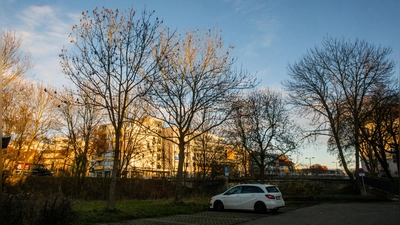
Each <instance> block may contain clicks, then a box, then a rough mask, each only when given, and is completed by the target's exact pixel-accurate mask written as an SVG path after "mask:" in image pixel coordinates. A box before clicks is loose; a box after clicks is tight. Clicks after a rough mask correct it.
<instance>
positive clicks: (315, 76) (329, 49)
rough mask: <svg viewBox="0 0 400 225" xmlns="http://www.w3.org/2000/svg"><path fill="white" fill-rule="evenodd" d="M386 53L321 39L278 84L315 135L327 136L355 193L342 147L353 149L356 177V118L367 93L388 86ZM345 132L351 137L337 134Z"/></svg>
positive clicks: (390, 67) (358, 125) (368, 46)
mask: <svg viewBox="0 0 400 225" xmlns="http://www.w3.org/2000/svg"><path fill="white" fill-rule="evenodd" d="M391 52H392V50H391V48H389V47H381V46H375V45H372V44H368V43H367V42H365V41H360V40H356V41H355V42H353V43H351V42H348V41H345V40H344V38H341V39H335V38H331V37H326V38H325V39H324V40H323V42H322V46H321V47H315V48H314V49H311V50H309V51H308V52H307V54H305V55H304V56H303V57H302V58H301V59H300V60H299V61H298V62H296V63H294V64H292V65H289V67H288V73H289V76H290V78H291V80H286V81H285V82H284V83H283V85H284V86H285V87H286V89H287V91H288V92H289V95H290V97H291V100H292V103H293V104H294V105H296V106H298V107H300V109H301V110H302V112H303V113H304V114H303V115H305V116H307V115H308V114H309V115H311V116H312V117H311V121H312V123H313V124H314V125H316V130H315V133H316V134H319V135H328V136H330V137H331V138H332V139H331V140H332V141H333V142H334V143H335V145H336V148H337V154H338V156H339V157H340V161H341V163H342V165H343V167H344V169H345V170H346V173H347V174H348V175H349V177H350V179H351V181H352V182H353V184H354V186H355V189H356V190H359V187H358V182H355V178H354V175H353V173H352V172H351V171H350V169H349V168H348V166H347V162H346V157H345V155H346V149H349V148H352V149H354V161H355V176H356V179H358V169H359V156H360V141H361V140H360V133H361V130H362V129H363V127H362V121H360V119H361V118H360V115H361V113H362V111H363V110H364V108H365V100H366V98H367V97H368V96H369V95H370V94H371V92H373V91H374V90H375V89H377V88H379V87H380V86H381V85H385V84H388V83H390V82H392V77H391V75H392V73H393V68H394V62H393V61H392V60H390V59H388V56H389V54H390V53H391ZM349 129H350V130H351V133H343V132H345V131H348V130H349ZM343 137H347V139H343ZM349 143H350V144H349Z"/></svg>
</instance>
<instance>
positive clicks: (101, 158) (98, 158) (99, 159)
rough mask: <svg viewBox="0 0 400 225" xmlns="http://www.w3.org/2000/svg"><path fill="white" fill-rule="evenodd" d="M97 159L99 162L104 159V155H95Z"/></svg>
mask: <svg viewBox="0 0 400 225" xmlns="http://www.w3.org/2000/svg"><path fill="white" fill-rule="evenodd" d="M95 160H96V161H98V162H101V161H104V156H100V157H95Z"/></svg>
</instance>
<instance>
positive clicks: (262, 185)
mask: <svg viewBox="0 0 400 225" xmlns="http://www.w3.org/2000/svg"><path fill="white" fill-rule="evenodd" d="M239 185H241V186H259V187H274V186H275V185H272V184H237V185H235V186H239Z"/></svg>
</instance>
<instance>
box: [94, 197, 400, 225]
mask: <svg viewBox="0 0 400 225" xmlns="http://www.w3.org/2000/svg"><path fill="white" fill-rule="evenodd" d="M162 224H166V225H168V224H169V225H233V224H241V225H261V224H268V225H285V224H290V225H291V224H296V225H337V224H340V225H359V224H363V225H399V224H400V203H399V202H370V203H326V204H318V205H312V206H303V207H298V206H297V207H285V208H282V209H280V211H279V212H278V213H266V214H256V213H253V212H243V211H224V212H214V211H205V212H200V213H196V214H190V215H174V216H167V217H160V218H148V219H138V220H130V221H125V222H121V223H112V224H97V225H162Z"/></svg>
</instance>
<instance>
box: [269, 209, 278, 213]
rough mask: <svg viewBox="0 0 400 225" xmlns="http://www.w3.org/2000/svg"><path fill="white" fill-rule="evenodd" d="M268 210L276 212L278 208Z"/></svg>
mask: <svg viewBox="0 0 400 225" xmlns="http://www.w3.org/2000/svg"><path fill="white" fill-rule="evenodd" d="M270 210H271V212H273V213H276V212H278V210H279V208H275V209H270Z"/></svg>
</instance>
